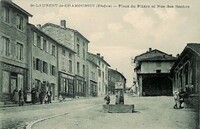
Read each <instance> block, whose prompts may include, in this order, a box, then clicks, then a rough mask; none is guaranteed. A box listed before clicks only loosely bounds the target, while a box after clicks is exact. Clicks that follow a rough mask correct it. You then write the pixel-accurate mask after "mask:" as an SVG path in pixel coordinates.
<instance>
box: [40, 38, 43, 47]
mask: <svg viewBox="0 0 200 129" xmlns="http://www.w3.org/2000/svg"><path fill="white" fill-rule="evenodd" d="M40 48H41V49H43V37H42V36H41V46H40Z"/></svg>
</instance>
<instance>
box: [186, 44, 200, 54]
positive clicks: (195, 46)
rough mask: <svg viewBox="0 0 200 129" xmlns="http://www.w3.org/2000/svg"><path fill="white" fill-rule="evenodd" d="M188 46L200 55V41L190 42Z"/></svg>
mask: <svg viewBox="0 0 200 129" xmlns="http://www.w3.org/2000/svg"><path fill="white" fill-rule="evenodd" d="M186 47H187V48H189V49H191V50H193V51H194V52H195V53H197V54H198V55H200V43H188V44H187V46H186Z"/></svg>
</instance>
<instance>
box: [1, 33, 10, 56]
mask: <svg viewBox="0 0 200 129" xmlns="http://www.w3.org/2000/svg"><path fill="white" fill-rule="evenodd" d="M2 40H3V53H4V55H5V56H9V55H10V40H9V39H8V38H6V37H2Z"/></svg>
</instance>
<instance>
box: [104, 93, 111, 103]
mask: <svg viewBox="0 0 200 129" xmlns="http://www.w3.org/2000/svg"><path fill="white" fill-rule="evenodd" d="M104 100H105V101H106V104H110V96H109V95H108V94H107V95H106V96H105V98H104Z"/></svg>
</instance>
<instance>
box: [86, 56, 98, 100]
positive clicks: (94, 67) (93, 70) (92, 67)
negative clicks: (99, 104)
mask: <svg viewBox="0 0 200 129" xmlns="http://www.w3.org/2000/svg"><path fill="white" fill-rule="evenodd" d="M89 57H90V56H88V59H87V74H88V75H87V76H88V80H87V82H88V91H87V92H88V95H89V96H97V93H98V92H97V89H98V68H99V65H98V64H97V62H95V61H94V60H92V58H89Z"/></svg>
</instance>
